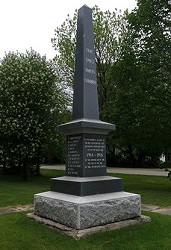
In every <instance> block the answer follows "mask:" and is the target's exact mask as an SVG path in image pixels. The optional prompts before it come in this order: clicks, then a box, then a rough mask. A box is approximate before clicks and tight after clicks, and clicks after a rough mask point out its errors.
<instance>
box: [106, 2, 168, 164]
mask: <svg viewBox="0 0 171 250" xmlns="http://www.w3.org/2000/svg"><path fill="white" fill-rule="evenodd" d="M170 17H171V12H170V6H169V5H168V3H167V1H162V0H158V1H156V0H139V1H138V8H137V9H135V10H134V11H133V12H132V13H131V14H130V15H129V16H128V26H127V27H128V32H127V33H126V35H125V39H124V42H123V43H122V49H121V51H122V52H121V59H120V61H119V62H118V63H117V64H115V65H114V66H113V72H112V79H114V77H115V81H114V83H113V84H114V85H115V86H116V87H115V89H112V90H111V99H110V101H109V107H108V117H110V121H111V122H112V121H115V122H116V124H117V130H116V133H115V143H116V144H117V146H118V147H120V148H122V149H125V151H126V152H127V155H129V158H130V159H131V162H132V164H133V163H135V161H136V160H137V161H138V163H139V164H140V163H142V162H143V161H144V159H149V158H150V159H152V158H154V156H156V157H159V155H160V154H161V153H163V152H165V151H167V150H168V149H170V148H171V144H170V141H171V121H170V117H171V111H170V106H171V63H170V62H171V43H170V37H171V33H170V32H171V30H170V24H171V21H170V20H171V19H170ZM111 110H112V112H111Z"/></svg>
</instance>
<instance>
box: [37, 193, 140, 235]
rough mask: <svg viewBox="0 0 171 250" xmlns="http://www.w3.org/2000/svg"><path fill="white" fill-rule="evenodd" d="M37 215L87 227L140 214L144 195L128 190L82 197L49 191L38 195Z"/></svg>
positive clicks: (131, 217)
mask: <svg viewBox="0 0 171 250" xmlns="http://www.w3.org/2000/svg"><path fill="white" fill-rule="evenodd" d="M34 214H35V215H37V216H40V217H43V218H46V219H50V220H52V221H54V222H58V223H60V224H63V225H66V226H68V227H71V228H74V229H77V230H80V229H81V230H83V229H87V228H91V227H95V226H100V225H105V224H109V223H114V222H118V221H124V220H127V219H133V218H136V217H140V216H141V198H140V195H138V194H132V193H127V192H114V193H107V194H98V195H90V196H84V197H80V196H75V195H69V194H63V193H58V192H52V191H49V192H44V193H40V194H35V202H34Z"/></svg>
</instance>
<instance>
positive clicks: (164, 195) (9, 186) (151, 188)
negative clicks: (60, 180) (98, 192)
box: [0, 169, 171, 207]
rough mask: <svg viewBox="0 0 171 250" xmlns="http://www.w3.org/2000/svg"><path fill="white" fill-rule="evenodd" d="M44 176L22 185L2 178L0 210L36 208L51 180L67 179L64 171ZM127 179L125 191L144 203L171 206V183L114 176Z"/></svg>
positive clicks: (14, 178) (46, 172)
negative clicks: (36, 198)
mask: <svg viewBox="0 0 171 250" xmlns="http://www.w3.org/2000/svg"><path fill="white" fill-rule="evenodd" d="M41 174H42V175H41V176H39V177H31V178H30V180H29V181H22V180H21V177H18V176H2V175H0V207H5V206H12V205H25V204H33V196H34V194H35V193H40V192H44V191H48V190H49V187H50V177H57V176H63V175H64V174H65V172H64V171H62V170H46V169H42V170H41ZM111 176H116V177H121V178H123V184H124V191H127V192H133V193H138V194H141V198H142V203H145V204H154V205H161V206H171V199H170V194H171V181H169V180H168V179H167V178H166V177H163V176H162V177H161V176H144V175H124V174H111Z"/></svg>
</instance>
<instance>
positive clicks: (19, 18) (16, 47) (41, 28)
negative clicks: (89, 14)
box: [0, 0, 136, 59]
mask: <svg viewBox="0 0 171 250" xmlns="http://www.w3.org/2000/svg"><path fill="white" fill-rule="evenodd" d="M84 4H86V5H88V6H89V7H90V8H92V7H93V6H95V5H97V6H98V7H100V9H101V10H102V11H105V10H110V11H114V10H115V8H117V9H121V10H122V11H124V10H125V9H128V10H129V11H131V10H132V9H134V8H135V7H136V0H0V58H3V57H4V55H5V51H6V52H9V51H15V52H16V51H19V52H22V53H25V52H26V50H30V48H32V49H33V50H35V51H37V52H39V53H40V54H41V55H46V56H47V58H48V59H52V58H53V57H54V56H55V53H56V52H55V50H54V48H52V44H51V38H53V37H54V30H55V28H56V27H60V26H61V24H62V23H63V22H64V21H65V19H66V18H67V15H68V14H70V16H71V17H72V16H73V14H74V12H75V9H79V8H81V7H82V6H83V5H84Z"/></svg>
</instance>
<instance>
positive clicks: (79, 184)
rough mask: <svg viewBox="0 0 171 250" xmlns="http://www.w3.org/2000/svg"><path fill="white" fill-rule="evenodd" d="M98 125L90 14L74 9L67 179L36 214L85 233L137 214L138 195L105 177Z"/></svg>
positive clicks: (104, 126)
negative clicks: (71, 107) (74, 56)
mask: <svg viewBox="0 0 171 250" xmlns="http://www.w3.org/2000/svg"><path fill="white" fill-rule="evenodd" d="M113 129H115V125H113V124H109V123H106V122H103V121H101V120H99V107H98V96H97V79H96V64H95V52H94V38H93V25H92V10H91V9H90V8H89V7H87V6H86V5H84V6H83V7H82V8H80V9H79V10H78V22H77V45H76V61H75V76H74V98H73V118H72V121H71V122H69V123H65V124H62V125H60V126H59V130H60V131H63V132H64V133H65V134H66V136H67V161H66V162H67V164H66V176H63V177H59V178H52V179H51V185H50V191H49V192H45V193H40V194H36V195H35V203H34V214H35V215H37V216H40V217H44V218H47V219H50V220H52V221H55V222H58V223H61V224H63V225H66V226H69V227H71V228H74V229H76V230H80V229H87V228H91V227H95V226H99V225H105V224H108V223H113V222H116V221H122V220H126V219H130V218H135V217H139V216H140V215H141V208H140V207H141V205H140V204H141V202H140V195H137V194H132V193H127V192H123V189H122V179H121V178H116V177H110V176H106V144H105V138H106V134H107V133H108V132H109V131H110V130H113Z"/></svg>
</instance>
